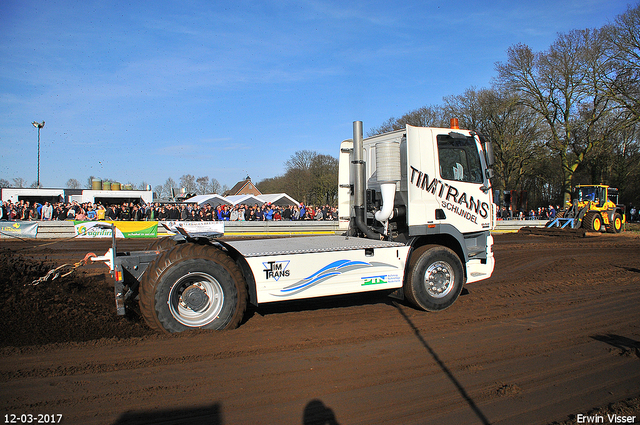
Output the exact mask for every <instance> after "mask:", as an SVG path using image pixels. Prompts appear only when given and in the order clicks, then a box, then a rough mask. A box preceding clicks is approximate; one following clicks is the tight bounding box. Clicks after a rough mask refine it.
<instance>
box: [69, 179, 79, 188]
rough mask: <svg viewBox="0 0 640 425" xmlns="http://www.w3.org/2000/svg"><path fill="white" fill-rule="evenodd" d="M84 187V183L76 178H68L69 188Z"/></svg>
mask: <svg viewBox="0 0 640 425" xmlns="http://www.w3.org/2000/svg"><path fill="white" fill-rule="evenodd" d="M81 187H82V185H81V184H80V182H79V181H78V180H76V179H69V180H67V188H68V189H80V188H81Z"/></svg>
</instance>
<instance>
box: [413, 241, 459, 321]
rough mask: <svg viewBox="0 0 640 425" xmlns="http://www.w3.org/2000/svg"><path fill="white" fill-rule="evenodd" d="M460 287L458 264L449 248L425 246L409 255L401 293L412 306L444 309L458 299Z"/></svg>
mask: <svg viewBox="0 0 640 425" xmlns="http://www.w3.org/2000/svg"><path fill="white" fill-rule="evenodd" d="M463 284H464V270H463V268H462V262H461V261H460V258H459V257H458V256H457V255H456V253H455V252H453V251H452V250H451V249H449V248H447V247H444V246H439V245H427V246H423V247H420V248H418V249H416V250H415V251H414V252H413V253H412V254H411V260H410V261H409V273H408V276H407V280H406V281H405V284H404V294H405V297H407V299H408V300H409V301H410V302H411V303H412V304H414V305H415V306H416V307H418V308H421V309H423V310H427V311H440V310H444V309H446V308H448V307H450V306H451V305H452V304H453V303H454V301H455V300H456V299H458V296H459V295H460V292H461V291H462V286H463Z"/></svg>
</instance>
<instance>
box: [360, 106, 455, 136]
mask: <svg viewBox="0 0 640 425" xmlns="http://www.w3.org/2000/svg"><path fill="white" fill-rule="evenodd" d="M444 121H445V119H444V118H443V111H442V108H441V107H440V106H423V107H421V108H418V109H415V110H413V111H411V112H407V113H406V114H404V115H403V116H401V117H400V118H398V119H396V118H393V117H391V118H389V119H388V120H387V121H385V122H384V123H382V125H381V126H379V127H374V128H372V129H371V130H369V131H368V132H367V136H369V137H371V136H375V135H376V134H382V133H387V132H390V131H394V130H400V129H403V128H406V126H407V124H409V125H413V126H416V127H439V126H443V125H448V124H445V123H444Z"/></svg>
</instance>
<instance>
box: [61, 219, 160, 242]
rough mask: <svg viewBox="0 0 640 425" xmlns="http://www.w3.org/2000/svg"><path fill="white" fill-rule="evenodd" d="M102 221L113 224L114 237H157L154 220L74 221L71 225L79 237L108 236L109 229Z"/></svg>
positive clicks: (109, 234) (109, 235) (156, 227)
mask: <svg viewBox="0 0 640 425" xmlns="http://www.w3.org/2000/svg"><path fill="white" fill-rule="evenodd" d="M104 223H107V224H115V226H116V238H156V237H158V223H157V222H155V221H74V222H73V225H74V227H75V229H76V235H77V236H78V237H79V238H110V237H111V229H105V228H103V227H102V226H101V225H103V224H104Z"/></svg>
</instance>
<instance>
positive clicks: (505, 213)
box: [498, 205, 560, 220]
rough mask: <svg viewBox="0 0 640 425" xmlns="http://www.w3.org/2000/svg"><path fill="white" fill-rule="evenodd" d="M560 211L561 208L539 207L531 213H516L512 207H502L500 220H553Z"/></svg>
mask: <svg viewBox="0 0 640 425" xmlns="http://www.w3.org/2000/svg"><path fill="white" fill-rule="evenodd" d="M558 211H560V206H559V205H558V206H556V207H554V206H553V205H549V206H548V207H538V209H532V210H529V211H522V210H520V211H514V210H513V209H512V208H511V207H509V208H507V207H504V206H503V207H500V210H499V211H498V220H551V219H553V218H555V217H556V214H557V212H558Z"/></svg>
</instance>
